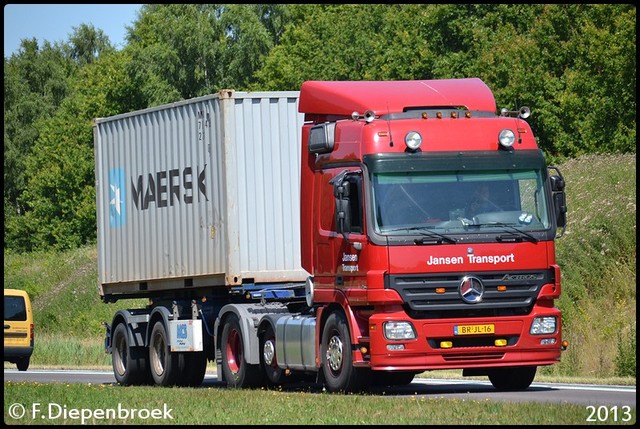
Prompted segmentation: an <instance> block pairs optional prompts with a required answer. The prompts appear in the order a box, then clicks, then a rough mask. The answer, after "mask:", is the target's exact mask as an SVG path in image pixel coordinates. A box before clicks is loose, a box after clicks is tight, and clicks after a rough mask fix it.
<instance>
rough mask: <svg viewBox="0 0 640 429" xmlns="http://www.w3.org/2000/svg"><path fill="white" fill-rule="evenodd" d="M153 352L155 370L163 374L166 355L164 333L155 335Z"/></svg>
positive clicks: (152, 363) (152, 362)
mask: <svg viewBox="0 0 640 429" xmlns="http://www.w3.org/2000/svg"><path fill="white" fill-rule="evenodd" d="M152 344H153V348H152V350H153V353H151V365H152V367H153V371H154V372H155V373H156V374H158V375H161V374H163V373H164V357H165V344H164V340H163V338H162V335H160V334H156V335H155V336H154V337H153V343H152Z"/></svg>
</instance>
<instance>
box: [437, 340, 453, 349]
mask: <svg viewBox="0 0 640 429" xmlns="http://www.w3.org/2000/svg"><path fill="white" fill-rule="evenodd" d="M452 347H453V343H452V342H451V341H440V348H441V349H450V348H452Z"/></svg>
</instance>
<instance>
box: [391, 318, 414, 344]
mask: <svg viewBox="0 0 640 429" xmlns="http://www.w3.org/2000/svg"><path fill="white" fill-rule="evenodd" d="M384 336H385V338H386V339H387V340H415V338H416V331H415V330H414V329H413V325H412V324H411V323H409V322H385V323H384Z"/></svg>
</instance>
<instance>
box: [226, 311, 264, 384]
mask: <svg viewBox="0 0 640 429" xmlns="http://www.w3.org/2000/svg"><path fill="white" fill-rule="evenodd" d="M220 347H221V351H222V372H223V373H224V374H223V375H224V379H225V380H226V382H227V385H228V386H229V387H254V386H257V385H259V384H260V381H261V376H260V366H259V365H250V364H248V363H247V361H246V360H245V350H244V341H243V337H242V330H241V329H240V321H239V320H238V316H236V315H235V314H232V315H230V316H229V317H228V318H227V319H226V322H225V324H224V328H223V329H222V339H221V343H220Z"/></svg>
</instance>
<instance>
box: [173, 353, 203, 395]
mask: <svg viewBox="0 0 640 429" xmlns="http://www.w3.org/2000/svg"><path fill="white" fill-rule="evenodd" d="M180 369H181V371H180V374H181V377H180V381H179V383H178V384H180V386H186V387H196V386H200V385H201V384H202V381H203V380H204V375H205V373H206V372H207V355H206V354H205V352H204V351H201V352H185V353H180Z"/></svg>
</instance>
